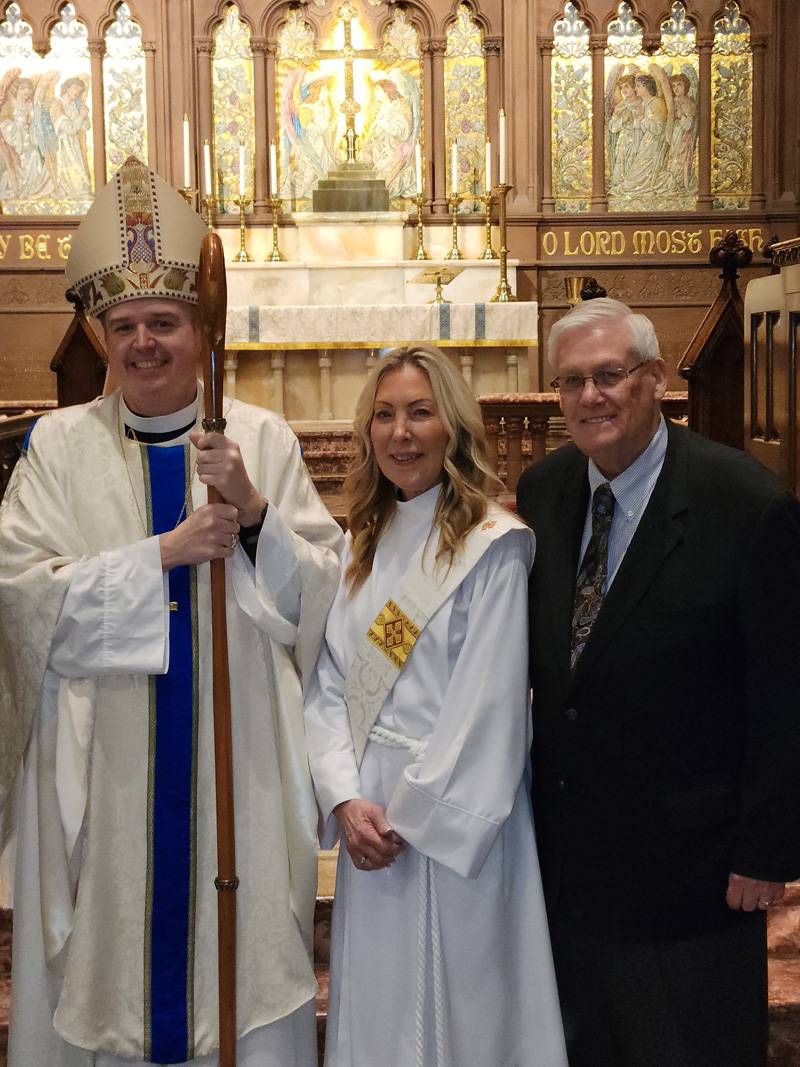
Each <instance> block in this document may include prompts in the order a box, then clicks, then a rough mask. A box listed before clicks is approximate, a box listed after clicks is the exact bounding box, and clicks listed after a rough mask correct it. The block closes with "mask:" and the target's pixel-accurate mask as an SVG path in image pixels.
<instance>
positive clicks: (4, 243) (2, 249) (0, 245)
mask: <svg viewBox="0 0 800 1067" xmlns="http://www.w3.org/2000/svg"><path fill="white" fill-rule="evenodd" d="M10 240H11V237H10V236H9V237H4V236H3V235H2V233H0V259H5V258H6V252H7V251H8V244H9V241H10Z"/></svg>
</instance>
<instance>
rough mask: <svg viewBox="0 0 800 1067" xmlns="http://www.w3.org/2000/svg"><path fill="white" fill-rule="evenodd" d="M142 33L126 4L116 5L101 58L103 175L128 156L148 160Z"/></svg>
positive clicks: (110, 171) (113, 170) (118, 165)
mask: <svg viewBox="0 0 800 1067" xmlns="http://www.w3.org/2000/svg"><path fill="white" fill-rule="evenodd" d="M145 84H146V77H145V59H144V50H143V48H142V31H141V29H140V27H139V26H138V25H137V24H136V23H135V22H134V21H133V19H132V18H131V10H130V8H129V7H128V5H127V4H125V3H121V4H118V5H117V9H116V11H115V12H114V21H113V22H112V23H111V25H110V26H109V28H108V31H107V33H106V54H105V56H104V58H103V112H104V115H105V136H106V173H107V174H108V176H109V177H111V175H112V174H113V173H114V172H115V171H116V170H117V169H118V168H119V167H121V166H122V164H123V163H124V162H125V160H126V159H127V158H128V156H136V157H137V159H141V160H144V161H145V162H146V161H147V95H146V89H145Z"/></svg>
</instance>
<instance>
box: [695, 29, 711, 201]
mask: <svg viewBox="0 0 800 1067" xmlns="http://www.w3.org/2000/svg"><path fill="white" fill-rule="evenodd" d="M713 45H714V39H713V38H712V37H701V36H699V35H698V38H697V51H698V56H699V77H700V82H699V89H698V93H699V99H698V109H697V114H698V120H697V145H698V147H697V181H698V190H697V210H698V211H710V210H711V208H712V205H713V203H714V198H713V196H712V195H711V49H712V47H713Z"/></svg>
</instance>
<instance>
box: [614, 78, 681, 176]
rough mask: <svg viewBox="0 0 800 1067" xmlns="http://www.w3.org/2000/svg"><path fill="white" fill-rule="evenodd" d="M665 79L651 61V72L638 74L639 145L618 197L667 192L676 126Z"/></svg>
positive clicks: (635, 127)
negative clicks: (663, 85)
mask: <svg viewBox="0 0 800 1067" xmlns="http://www.w3.org/2000/svg"><path fill="white" fill-rule="evenodd" d="M657 72H658V73H657ZM661 78H664V79H666V75H665V74H664V72H663V71H662V70H661V69H660V68H659V67H658V66H657V65H656V64H651V66H650V73H648V74H637V75H636V80H635V91H636V96H637V97H638V99H639V103H640V109H639V111H638V112H636V114H635V116H634V119H633V123H632V126H633V134H634V137H635V140H636V147H635V151H634V153H633V157H632V158H631V160H630V161H629V163H628V164H627V165H626V170H625V174H624V177H623V178H622V179H621V181H620V182H619V185H618V186H617V187H616V188H615V189H614V193H615V195H617V196H625V197H642V196H653V195H656V194H657V193H659V192H660V191H663V187H664V185H665V175H666V160H667V152H668V146H669V137H670V133H671V128H672V93H669V94H668V98H667V99H665V97H664V94H663V92H660V91H659V82H660V81H661Z"/></svg>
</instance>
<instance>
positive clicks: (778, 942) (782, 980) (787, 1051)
mask: <svg viewBox="0 0 800 1067" xmlns="http://www.w3.org/2000/svg"><path fill="white" fill-rule="evenodd" d="M331 873H332V872H331ZM332 888H333V882H332V878H331V876H330V874H329V876H328V877H327V878H326V877H325V876H324V873H323V871H322V870H321V872H320V891H321V892H320V896H318V898H317V908H316V915H315V924H314V952H315V958H316V972H317V981H318V983H319V991H318V993H317V1040H318V1047H319V1050H320V1063H322V1050H323V1047H324V1037H325V1018H326V1015H327V1008H328V966H329V962H330V923H331V907H332V903H333V897H332V893H325V892H323V890H325V889H330V890H331V891H332ZM11 922H12V916H11V912H10V911H6V910H0V1067H6V1049H7V1044H8V1002H9V995H10V991H11V977H10V975H11ZM769 1003H770V1038H769V1067H797V1065H798V1064H800V884H796V885H793V886H790V887H789V888H788V890H787V895H786V900H785V902H784V903H783V904H782V905H780V906H779V907H776V908H774V909H772V910H771V911H770V921H769ZM31 1067H33V1065H31Z"/></svg>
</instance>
